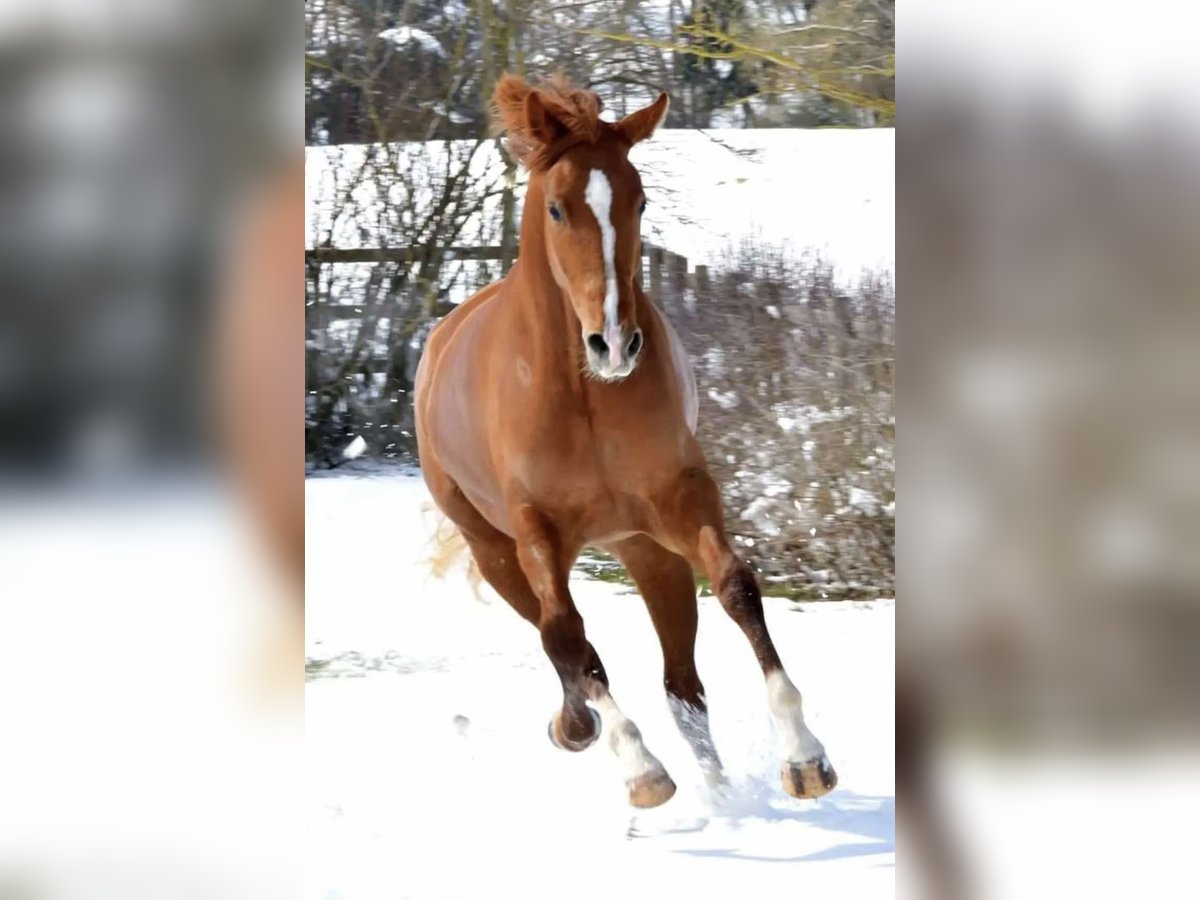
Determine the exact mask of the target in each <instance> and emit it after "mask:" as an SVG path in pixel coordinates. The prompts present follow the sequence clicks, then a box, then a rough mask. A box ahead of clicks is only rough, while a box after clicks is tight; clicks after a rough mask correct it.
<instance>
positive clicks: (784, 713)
mask: <svg viewBox="0 0 1200 900" xmlns="http://www.w3.org/2000/svg"><path fill="white" fill-rule="evenodd" d="M767 705H768V706H769V707H770V709H771V715H772V716H773V717H774V719H775V724H776V727H778V729H779V745H780V747H779V749H780V751H781V752H782V754H783V758H784V759H785V760H786V761H788V762H796V763H800V762H813V761H815V760H819V759H822V758H824V756H825V748H824V747H823V746H822V745H821V742H820V741H818V740H817V738H816V735H814V734H813V733H812V732H811V731H809V730H808V726H807V725H805V724H804V712H803V709H802V705H803V704H802V701H801V698H800V692H799V691H798V690H796V686H795V685H794V684H792V680H791V679H790V678H788V677H787V673H786V672H784V671H783V670H782V669H781V670H780V671H778V672H772V673H771V674H770V675H768V676H767Z"/></svg>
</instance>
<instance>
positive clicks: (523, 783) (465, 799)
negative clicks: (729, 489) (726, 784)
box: [305, 473, 895, 900]
mask: <svg viewBox="0 0 1200 900" xmlns="http://www.w3.org/2000/svg"><path fill="white" fill-rule="evenodd" d="M305 490H306V501H305V502H306V532H307V534H306V539H307V574H306V582H307V588H306V590H307V636H306V652H307V656H308V660H309V665H308V669H309V681H308V683H307V687H306V729H307V754H308V778H307V786H308V787H307V789H308V791H309V792H310V794H309V797H308V804H309V806H308V848H307V854H308V855H307V862H308V872H307V885H308V896H309V897H311V898H319V900H360V898H383V897H387V898H400V897H414V898H428V897H435V898H441V897H464V898H467V897H469V898H476V897H490V896H507V895H509V894H512V895H514V896H520V897H529V898H537V897H562V896H570V897H572V898H588V897H606V898H611V897H613V896H626V897H641V896H654V895H657V894H659V893H660V892H665V893H666V894H669V895H684V896H698V897H699V896H705V897H707V896H722V895H728V896H742V895H745V894H747V893H748V892H750V891H753V892H754V894H755V895H759V894H762V895H766V896H805V897H809V898H825V897H830V898H834V897H838V898H840V897H853V898H871V897H891V896H893V895H894V892H895V824H894V811H895V782H894V717H893V692H894V675H893V669H894V660H895V654H894V633H895V617H894V606H893V604H892V603H891V602H889V601H881V602H876V603H868V604H817V605H806V606H803V607H797V606H795V605H794V604H791V603H788V602H785V601H782V600H771V601H768V620H769V623H770V625H771V628H772V630H773V633H774V635H775V639H776V642H777V644H778V645H779V649H780V653H781V654H782V656H783V658H784V660H785V662H786V663H787V665H788V667H789V669H790V671H791V674H792V677H793V679H794V680H795V681H796V683H797V684H798V685H799V686H800V688H801V690H802V691H803V692H804V695H805V708H806V712H807V718H808V722H809V725H810V726H811V727H812V729H813V731H814V732H815V733H816V734H817V735H818V736H819V737H820V738H821V739H822V740H823V741H824V743H825V745H826V747H827V748H828V750H829V754H830V757H831V759H832V760H833V762H834V764H835V766H836V767H837V769H838V773H839V777H840V784H839V786H838V788H837V789H836V790H835V791H834V792H833V793H832V794H830V795H828V796H827V797H825V798H822V799H821V800H819V801H799V800H794V799H792V798H790V797H788V796H787V795H785V794H784V793H783V791H782V789H781V788H780V786H779V777H778V759H777V758H776V754H775V752H774V749H773V746H774V741H773V735H772V726H771V721H770V719H769V717H768V715H767V709H766V704H765V696H764V689H763V683H762V677H761V674H760V673H759V671H758V669H757V666H756V665H755V663H754V659H753V657H752V655H751V653H750V650H749V648H748V647H747V645H746V643H745V640H744V639H743V637H742V636H741V634H740V632H739V631H738V630H737V628H736V627H735V626H734V625H733V623H732V622H730V621H729V620H728V618H727V617H726V616H725V614H724V612H723V611H722V610H721V609H720V606H719V605H718V604H717V603H716V601H715V600H713V599H712V598H702V599H701V601H700V638H699V644H698V650H697V657H698V663H699V667H700V673H701V677H702V678H703V679H704V683H705V687H706V691H707V694H708V698H709V703H710V706H711V715H712V727H713V733H714V737H715V740H716V742H717V746H718V749H719V750H720V752H721V754H722V756H723V757H724V760H725V763H726V766H727V769H728V774H729V775H730V777H731V790H730V792H729V794H728V796H726V797H724V798H714V797H712V796H710V795H709V794H708V793H707V791H706V790H705V789H704V788H703V782H702V780H701V777H700V773H699V770H698V769H697V767H696V764H695V762H694V760H693V758H692V756H691V754H690V751H689V750H688V748H687V746H686V744H685V743H684V741H683V739H682V737H680V736H679V734H678V732H677V731H676V729H675V726H674V724H673V722H672V720H671V717H670V715H669V712H668V710H667V705H666V702H665V699H664V695H663V692H662V680H661V673H660V668H661V656H660V653H659V649H658V645H657V641H656V639H655V637H654V633H653V630H652V628H651V626H650V622H649V619H648V617H647V615H646V612H645V608H644V606H643V605H642V602H641V600H640V598H639V597H638V596H637V595H636V594H631V593H628V592H627V591H626V589H624V588H623V587H622V586H621V585H618V584H610V583H605V582H601V581H594V580H589V579H588V578H586V576H583V575H579V576H577V577H575V578H574V580H573V581H572V590H573V592H574V596H575V598H576V602H577V604H578V606H579V608H580V611H581V612H582V614H583V617H584V621H585V623H586V626H587V629H588V635H589V637H590V639H591V640H592V642H593V643H594V644H595V645H596V648H597V650H598V651H599V652H600V655H601V657H602V658H603V660H604V663H605V666H606V668H607V670H608V673H609V676H610V679H611V682H612V689H613V694H614V697H615V698H616V700H617V702H618V703H620V704H621V706H622V708H623V709H624V711H625V712H626V713H627V714H628V715H629V716H630V717H631V718H632V719H633V720H634V721H635V722H636V723H637V724H638V726H639V727H640V728H641V730H642V732H643V734H644V735H645V738H646V742H647V746H648V747H649V748H650V749H651V750H652V751H653V752H654V753H655V754H657V755H658V756H659V757H660V759H662V761H663V762H664V764H665V765H666V767H667V769H668V770H669V771H670V773H671V775H672V777H673V778H674V780H675V781H676V783H677V784H678V786H679V791H678V793H677V794H676V796H675V797H674V798H673V799H672V800H671V801H670V802H669V803H667V804H666V805H665V806H663V807H660V808H658V809H655V810H649V811H635V810H633V809H631V808H630V807H629V806H627V805H626V802H625V796H624V789H623V786H622V784H621V779H620V776H619V774H618V772H617V768H616V761H615V759H614V758H613V757H612V755H611V754H610V753H609V751H608V750H607V749H606V748H605V746H604V745H603V743H598V744H596V745H594V746H593V747H591V748H589V749H588V750H586V751H584V752H583V753H580V754H569V753H565V752H562V751H560V750H557V749H555V748H554V747H552V746H551V744H550V742H549V741H548V740H547V737H546V723H547V721H548V719H549V717H550V714H551V712H552V711H553V710H554V709H555V707H556V706H557V704H558V702H559V700H560V697H561V694H560V689H559V686H558V680H557V678H556V677H555V675H554V673H553V670H552V669H551V667H550V665H549V663H548V662H547V661H546V659H545V657H544V655H543V653H542V650H541V645H540V641H539V640H538V636H537V634H536V632H535V631H534V630H533V629H532V628H530V627H529V626H528V625H527V624H526V623H525V622H524V621H523V620H521V619H520V618H519V617H518V616H517V615H516V613H514V612H513V611H512V610H511V609H510V608H509V607H508V606H507V605H506V604H505V603H504V602H503V601H502V600H500V599H499V598H498V597H496V595H495V594H493V593H492V592H491V591H490V589H488V588H487V587H486V586H485V587H483V588H482V590H481V596H479V597H477V596H476V595H475V594H474V592H473V591H472V589H471V587H470V585H469V582H468V580H467V579H466V577H465V571H460V572H457V573H454V574H452V575H451V576H449V577H447V579H446V580H444V581H437V580H435V579H433V578H432V577H431V576H430V575H429V574H428V571H427V568H426V566H425V562H424V560H425V558H426V554H427V553H428V549H429V545H428V538H429V534H430V533H431V529H432V526H433V523H434V520H433V518H432V515H431V514H428V513H426V512H425V511H424V507H425V504H426V503H427V500H428V495H427V493H426V491H425V489H424V485H423V483H422V482H421V480H420V477H419V475H417V474H415V473H405V474H382V475H381V474H377V473H376V474H372V475H369V476H360V477H356V476H353V475H342V476H334V477H319V478H310V479H308V481H307V482H306V486H305ZM568 885H569V887H568Z"/></svg>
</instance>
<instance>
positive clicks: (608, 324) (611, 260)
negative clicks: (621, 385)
mask: <svg viewBox="0 0 1200 900" xmlns="http://www.w3.org/2000/svg"><path fill="white" fill-rule="evenodd" d="M583 199H584V200H585V201H586V202H587V205H588V206H589V207H591V210H592V215H594V216H595V217H596V221H597V222H598V223H599V225H600V242H601V247H602V249H603V255H604V340H605V341H606V342H607V343H608V358H609V360H610V361H611V363H612V364H613V365H614V366H615V365H617V364H618V363H619V362H620V360H621V347H620V341H621V332H620V330H619V328H618V322H617V260H616V256H617V230H616V229H615V228H613V223H612V185H611V184H610V183H609V181H608V176H607V175H605V174H604V173H603V172H601V171H600V170H599V169H592V172H591V174H590V175H589V176H588V183H587V189H586V190H585V191H584V192H583Z"/></svg>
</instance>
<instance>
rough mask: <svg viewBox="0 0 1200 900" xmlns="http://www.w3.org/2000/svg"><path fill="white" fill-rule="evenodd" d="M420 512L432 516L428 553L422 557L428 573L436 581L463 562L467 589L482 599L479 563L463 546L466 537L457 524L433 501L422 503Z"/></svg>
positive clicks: (478, 598)
mask: <svg viewBox="0 0 1200 900" xmlns="http://www.w3.org/2000/svg"><path fill="white" fill-rule="evenodd" d="M422 512H423V513H424V514H425V515H426V516H433V518H434V527H433V533H432V535H431V536H430V538H429V554H428V556H427V557H426V562H427V563H428V565H429V574H431V575H432V576H433V577H434V578H436V579H438V581H442V580H444V579H445V577H446V576H447V575H448V574H449V573H451V572H453V571H454V570H455V569H458V568H461V567H462V566H463V565H464V563H465V566H466V570H467V581H469V582H470V583H471V590H472V591H474V593H475V599H477V600H480V601H483V599H484V598H483V595H482V594H481V593H480V592H479V585H480V583H481V582H482V581H483V574H482V573H481V572H480V571H479V566H478V565H477V564H476V563H475V558H474V557H473V556H472V555H471V548H470V547H468V546H467V539H466V538H464V537H463V534H462V532H461V531H459V528H458V526H457V525H455V524H454V523H453V522H452V521H450V519H449V518H448V517H447V516H446V515H445V513H443V512H442V511H441V510H440V509H438V508H437V507H436V506H435V505H434V504H433V503H428V502H427V503H426V504H425V506H424V508H423V509H422Z"/></svg>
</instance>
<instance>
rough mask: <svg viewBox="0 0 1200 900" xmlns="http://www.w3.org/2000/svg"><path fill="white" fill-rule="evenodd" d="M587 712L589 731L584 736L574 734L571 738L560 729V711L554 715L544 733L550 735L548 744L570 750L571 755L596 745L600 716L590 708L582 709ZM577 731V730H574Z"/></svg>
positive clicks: (598, 735)
mask: <svg viewBox="0 0 1200 900" xmlns="http://www.w3.org/2000/svg"><path fill="white" fill-rule="evenodd" d="M584 709H586V710H587V712H588V716H589V717H590V718H589V720H588V721H589V724H590V725H591V729H592V730H591V731H590V732H587V733H584V734H576V735H574V736H573V737H567V735H566V734H565V733H564V732H563V727H562V710H561V709H560V710H559V711H558V712H556V713H555V714H554V718H552V719H551V720H550V725H549V726H548V727H547V729H546V733H547V734H549V735H550V743H552V744H553V745H554V746H555V747H557V748H558V749H560V750H570V751H571V752H572V753H578V752H579V751H580V750H586V749H587V748H588V747H590V746H592V744H594V743H596V741H597V739H599V737H600V714H599V713H597V712H596V711H595V710H594V709H592V708H591V707H584ZM576 730H577V731H578V730H579V729H576Z"/></svg>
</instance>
